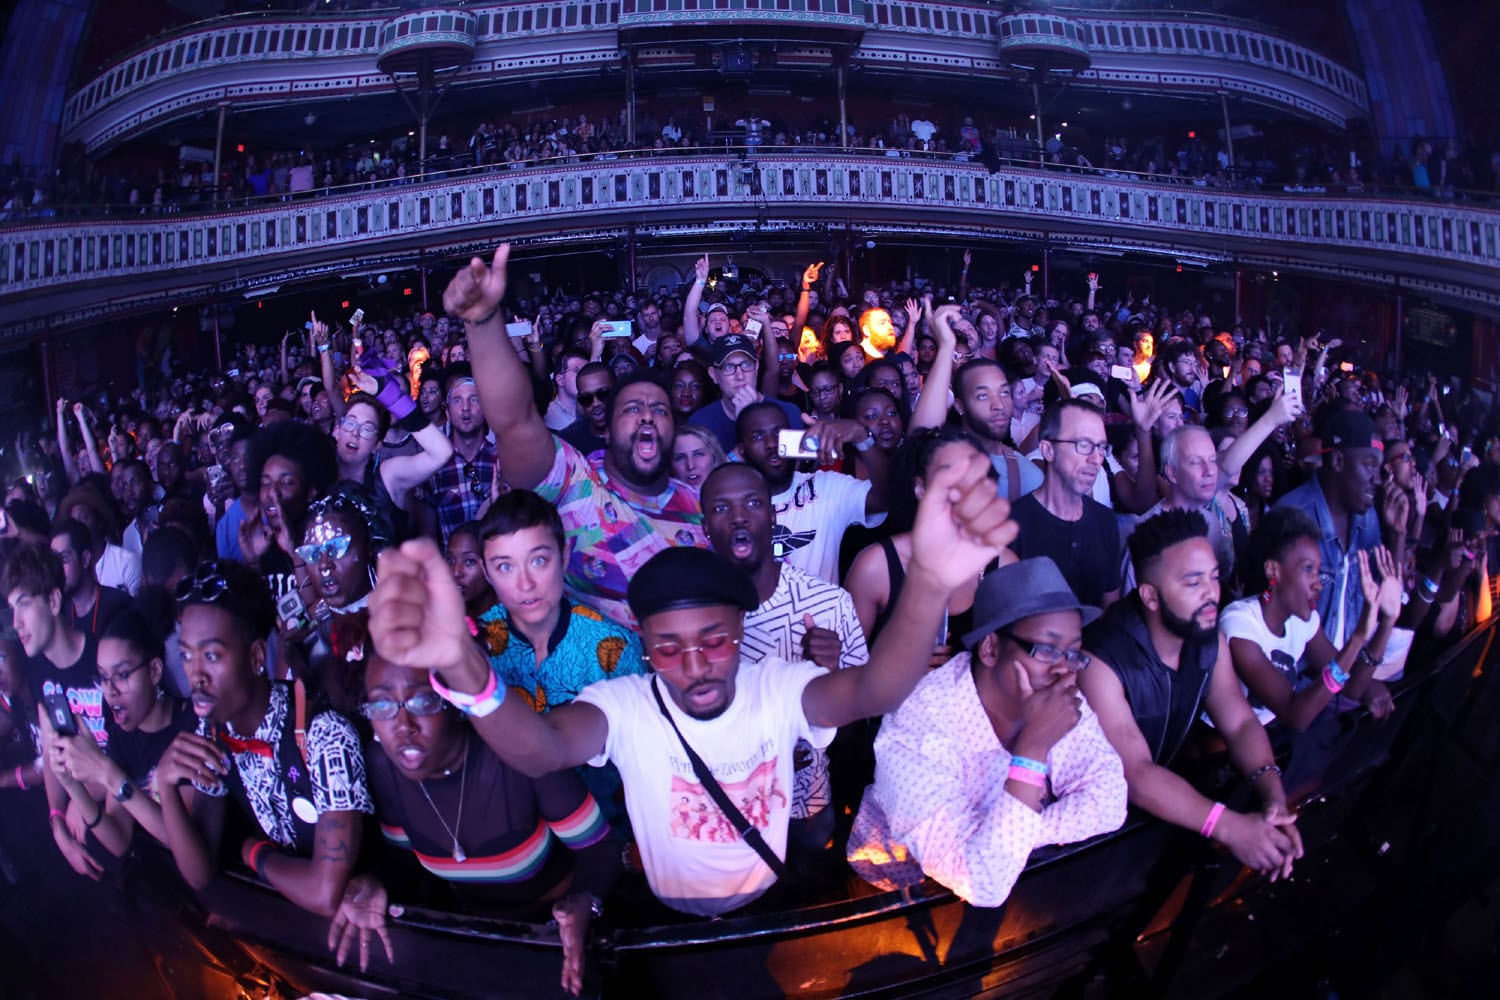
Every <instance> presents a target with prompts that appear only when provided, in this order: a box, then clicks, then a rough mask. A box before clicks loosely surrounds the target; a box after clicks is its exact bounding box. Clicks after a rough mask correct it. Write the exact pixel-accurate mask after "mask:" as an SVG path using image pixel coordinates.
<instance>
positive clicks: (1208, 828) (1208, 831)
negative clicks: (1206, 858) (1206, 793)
mask: <svg viewBox="0 0 1500 1000" xmlns="http://www.w3.org/2000/svg"><path fill="white" fill-rule="evenodd" d="M1222 815H1224V803H1222V802H1215V803H1214V807H1213V808H1212V809H1210V810H1209V811H1208V819H1206V820H1204V821H1203V829H1201V830H1199V831H1198V832H1199V833H1201V834H1203V836H1205V837H1212V836H1213V835H1214V827H1216V826H1218V825H1219V817H1220V816H1222Z"/></svg>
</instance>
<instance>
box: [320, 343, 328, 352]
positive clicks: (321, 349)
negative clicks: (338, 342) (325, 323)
mask: <svg viewBox="0 0 1500 1000" xmlns="http://www.w3.org/2000/svg"><path fill="white" fill-rule="evenodd" d="M328 346H329V345H327V344H319V345H318V353H319V354H327V353H328Z"/></svg>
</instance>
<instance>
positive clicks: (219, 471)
mask: <svg viewBox="0 0 1500 1000" xmlns="http://www.w3.org/2000/svg"><path fill="white" fill-rule="evenodd" d="M206 474H207V476H208V488H209V489H211V490H216V489H218V488H219V484H221V483H223V482H224V477H225V476H226V475H228V473H226V472H225V471H224V466H222V465H210V466H209V467H208V469H207V471H206Z"/></svg>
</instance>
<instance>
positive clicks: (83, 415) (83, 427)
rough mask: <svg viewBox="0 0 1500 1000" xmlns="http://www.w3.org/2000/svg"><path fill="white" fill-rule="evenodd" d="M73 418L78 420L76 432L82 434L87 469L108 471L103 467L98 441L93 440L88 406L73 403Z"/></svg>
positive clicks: (101, 472)
mask: <svg viewBox="0 0 1500 1000" xmlns="http://www.w3.org/2000/svg"><path fill="white" fill-rule="evenodd" d="M73 418H74V419H75V420H77V421H78V433H79V434H81V435H82V436H83V448H84V450H85V451H86V452H88V456H89V471H90V472H97V473H100V474H101V475H102V474H104V473H106V472H108V471H109V470H107V469H106V468H104V457H103V456H102V455H100V454H99V443H98V442H97V441H95V440H94V429H93V428H92V427H90V426H89V411H88V408H87V407H85V406H84V405H83V404H82V403H74V404H73Z"/></svg>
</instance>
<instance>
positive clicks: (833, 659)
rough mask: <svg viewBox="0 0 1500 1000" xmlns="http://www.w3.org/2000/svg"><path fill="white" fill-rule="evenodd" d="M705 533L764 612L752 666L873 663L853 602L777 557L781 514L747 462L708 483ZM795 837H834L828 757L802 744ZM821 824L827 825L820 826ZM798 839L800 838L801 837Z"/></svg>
mask: <svg viewBox="0 0 1500 1000" xmlns="http://www.w3.org/2000/svg"><path fill="white" fill-rule="evenodd" d="M701 495H702V498H703V527H704V529H705V530H706V531H707V533H708V541H709V544H710V545H712V546H713V550H714V551H715V552H717V553H719V554H720V555H722V556H724V557H725V558H726V559H728V560H729V562H730V563H732V564H733V565H735V566H736V567H738V568H739V569H741V570H743V571H744V572H745V573H746V574H747V575H748V576H749V577H750V582H751V583H752V584H754V585H755V596H756V598H757V599H758V600H759V601H760V604H759V606H758V607H756V608H755V609H754V610H753V611H750V612H749V613H747V614H746V615H745V632H744V637H743V639H742V640H741V642H740V652H741V653H742V654H743V655H744V657H745V659H746V661H747V662H750V663H759V662H760V661H761V660H764V659H766V658H767V657H780V658H782V659H786V660H799V659H801V660H811V661H812V662H814V663H816V664H817V665H818V666H820V667H822V668H823V669H825V670H840V669H843V668H846V667H857V666H859V665H860V664H862V663H865V662H866V661H868V660H869V658H870V654H869V651H868V650H867V649H866V648H865V633H864V629H863V628H862V627H861V626H860V623H859V615H858V613H857V612H856V611H855V610H854V599H853V598H852V597H850V596H849V593H848V591H846V590H844V588H842V587H835V586H834V585H833V584H831V583H829V582H828V581H826V580H822V579H819V578H818V577H816V576H813V575H812V574H811V573H807V572H804V571H802V570H800V569H798V568H797V567H796V566H792V565H787V564H783V563H780V562H777V561H776V560H775V559H774V558H772V556H771V536H772V531H773V529H774V527H775V525H776V514H775V510H774V508H773V507H772V506H771V491H770V488H769V487H768V486H767V485H766V478H765V476H764V475H762V474H761V473H760V471H759V470H757V469H754V468H752V467H750V466H748V465H745V464H744V463H741V462H731V463H728V464H725V465H721V466H719V467H718V468H717V469H715V470H714V471H713V472H711V473H709V475H708V478H707V479H705V480H704V481H703V491H702V494H701ZM792 782H793V783H792V819H793V821H794V824H795V821H807V822H806V823H805V824H804V829H803V830H799V829H798V827H797V825H794V826H793V828H792V829H793V835H794V836H798V835H799V834H800V833H802V832H804V831H805V832H806V833H807V834H808V839H807V841H806V842H808V843H813V844H821V843H824V842H826V841H827V840H828V835H829V834H830V833H832V832H833V830H832V826H831V824H832V820H833V814H832V813H831V812H827V811H826V807H827V806H828V803H829V800H830V786H829V777H828V755H827V754H826V753H825V752H824V751H822V750H819V749H815V748H814V747H813V746H812V745H810V744H807V743H804V742H800V741H799V742H798V744H797V769H796V773H795V774H794V775H793V779H792ZM821 818H826V819H827V824H828V825H826V826H825V825H822V824H819V823H818V822H817V821H818V820H819V819H821ZM799 839H800V837H799Z"/></svg>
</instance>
